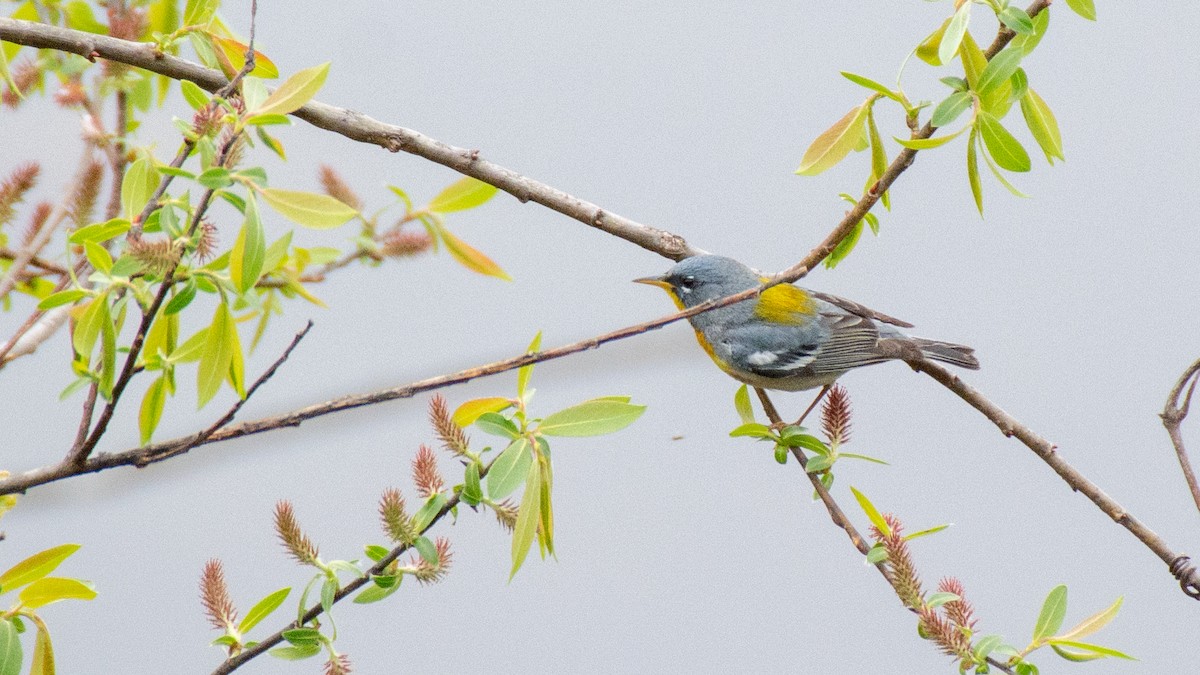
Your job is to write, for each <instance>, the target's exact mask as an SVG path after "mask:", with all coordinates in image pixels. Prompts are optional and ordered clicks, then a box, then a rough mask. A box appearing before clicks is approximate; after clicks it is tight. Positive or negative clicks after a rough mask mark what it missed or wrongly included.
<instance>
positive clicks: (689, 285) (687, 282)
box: [679, 276, 696, 291]
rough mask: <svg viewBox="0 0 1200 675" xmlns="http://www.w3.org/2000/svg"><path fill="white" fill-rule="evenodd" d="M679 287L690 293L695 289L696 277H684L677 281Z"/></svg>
mask: <svg viewBox="0 0 1200 675" xmlns="http://www.w3.org/2000/svg"><path fill="white" fill-rule="evenodd" d="M679 287H680V288H682V289H683V290H685V291H690V290H692V289H693V288H695V287H696V277H693V276H686V277H684V278H682V279H680V280H679Z"/></svg>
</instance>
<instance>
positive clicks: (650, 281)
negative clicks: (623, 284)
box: [633, 277, 671, 291]
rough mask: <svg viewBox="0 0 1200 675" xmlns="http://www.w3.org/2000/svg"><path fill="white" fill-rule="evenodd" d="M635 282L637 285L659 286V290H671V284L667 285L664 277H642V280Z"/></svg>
mask: <svg viewBox="0 0 1200 675" xmlns="http://www.w3.org/2000/svg"><path fill="white" fill-rule="evenodd" d="M633 282H634V283H636V284H647V285H650V286H658V287H659V288H662V289H666V290H668V291H669V290H671V284H669V283H667V281H666V280H665V279H663V278H662V277H642V278H641V279H634V280H633Z"/></svg>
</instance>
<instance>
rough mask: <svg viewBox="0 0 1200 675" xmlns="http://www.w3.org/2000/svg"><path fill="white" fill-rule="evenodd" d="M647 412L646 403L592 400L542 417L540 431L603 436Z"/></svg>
mask: <svg viewBox="0 0 1200 675" xmlns="http://www.w3.org/2000/svg"><path fill="white" fill-rule="evenodd" d="M645 411H646V406H644V405H633V404H631V403H621V402H618V401H611V400H610V401H605V400H591V401H584V402H583V403H580V404H578V405H573V406H571V407H569V408H564V409H562V410H559V411H558V412H556V413H552V414H550V415H549V416H547V417H546V419H544V420H542V423H541V425H539V426H538V431H539V432H541V433H543V434H545V435H547V436H601V435H603V434H611V433H613V432H616V431H620V430H621V429H624V428H625V427H627V426H629V425H630V424H633V422H634V421H635V420H637V418H639V417H641V416H642V413H643V412H645Z"/></svg>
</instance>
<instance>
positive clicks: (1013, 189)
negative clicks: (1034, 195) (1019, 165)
mask: <svg viewBox="0 0 1200 675" xmlns="http://www.w3.org/2000/svg"><path fill="white" fill-rule="evenodd" d="M980 151H981V152H982V154H983V158H984V160H986V161H987V166H988V170H989V171H991V172H992V175H993V176H995V177H996V180H997V181H999V182H1000V184H1001V185H1003V186H1004V189H1006V190H1008V191H1009V193H1010V194H1012V195H1013V196H1014V197H1020V198H1022V199H1025V198H1027V197H1029V195H1027V194H1025V193H1024V192H1021V191H1020V190H1018V189H1017V186H1015V185H1013V184H1012V183H1011V182H1010V181H1009V180H1008V178H1005V176H1004V172H1003V171H1001V170H1000V167H998V166H996V162H995V160H993V159H992V156H991V155H990V154H989V153H988V152H987V151H986V150H984V149H983V148H982V146H981V149H980Z"/></svg>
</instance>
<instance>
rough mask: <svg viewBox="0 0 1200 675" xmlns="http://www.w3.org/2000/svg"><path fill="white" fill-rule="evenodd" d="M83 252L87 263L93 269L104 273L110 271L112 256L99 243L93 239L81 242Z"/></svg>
mask: <svg viewBox="0 0 1200 675" xmlns="http://www.w3.org/2000/svg"><path fill="white" fill-rule="evenodd" d="M83 253H84V255H85V256H87V261H88V263H90V264H91V266H92V267H93V268H94V269H96V270H99V271H101V272H104V273H105V274H108V273H109V272H111V271H112V266H113V259H112V256H111V255H109V253H108V250H107V249H105V248H104V247H103V246H101V245H100V244H97V243H96V242H94V241H85V242H84V243H83Z"/></svg>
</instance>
